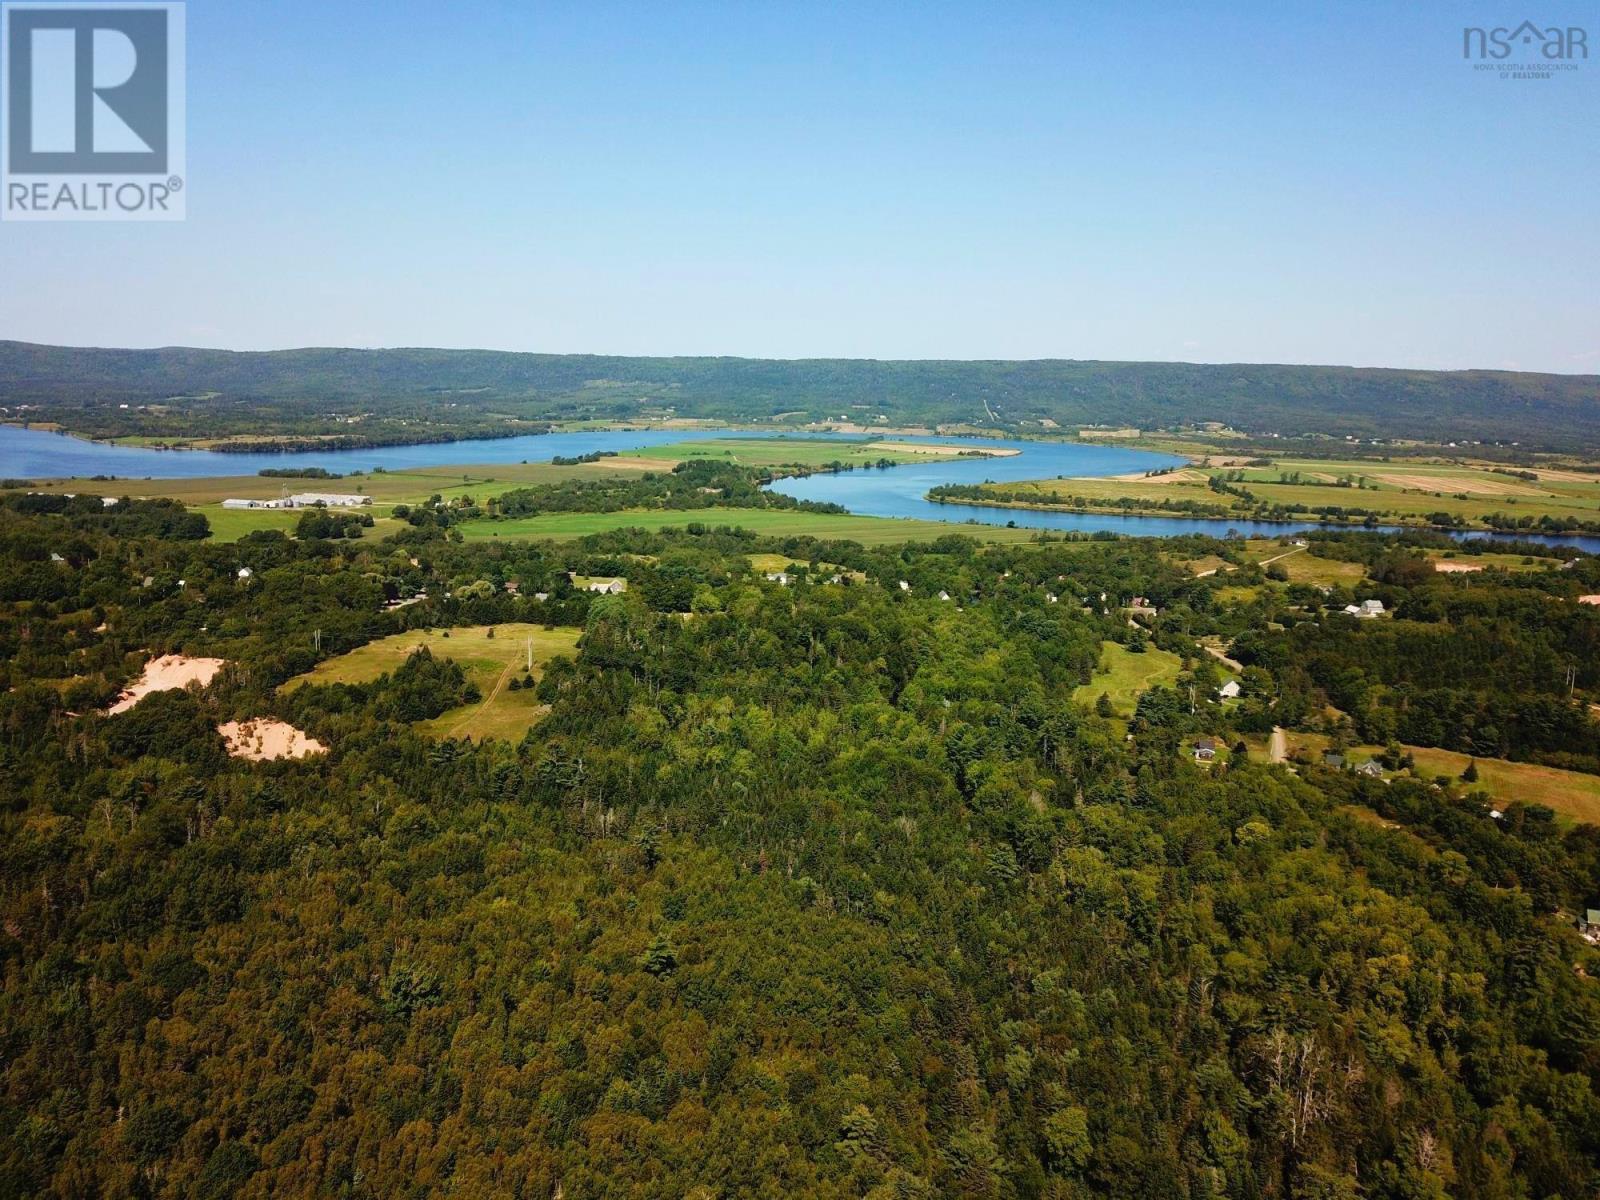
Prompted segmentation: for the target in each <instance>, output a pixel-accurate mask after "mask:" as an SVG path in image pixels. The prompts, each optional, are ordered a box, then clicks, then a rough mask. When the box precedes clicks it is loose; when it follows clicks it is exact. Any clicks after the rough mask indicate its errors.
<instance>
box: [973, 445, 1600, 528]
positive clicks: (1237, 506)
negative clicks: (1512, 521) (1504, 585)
mask: <svg viewBox="0 0 1600 1200" xmlns="http://www.w3.org/2000/svg"><path fill="white" fill-rule="evenodd" d="M1230 461H1231V460H1230ZM1224 471H1226V472H1227V473H1228V474H1230V475H1237V476H1240V477H1239V478H1236V479H1233V480H1231V481H1230V485H1231V486H1234V487H1241V488H1244V489H1245V490H1247V491H1249V492H1250V493H1251V494H1252V495H1253V496H1254V497H1255V498H1256V500H1257V501H1258V502H1263V503H1266V504H1269V505H1270V504H1281V505H1303V506H1305V507H1306V508H1325V507H1340V508H1360V509H1367V510H1371V511H1374V512H1380V513H1384V514H1387V516H1388V518H1389V519H1391V520H1394V521H1399V522H1406V521H1410V522H1418V523H1422V522H1425V521H1426V520H1427V519H1428V518H1429V517H1431V516H1433V515H1434V514H1436V513H1448V514H1450V515H1451V516H1452V517H1454V518H1459V519H1461V520H1465V521H1467V522H1469V523H1471V524H1474V525H1479V526H1482V525H1483V524H1484V523H1485V518H1486V517H1489V516H1490V515H1493V514H1502V513H1503V514H1510V515H1512V516H1519V517H1520V516H1528V517H1535V518H1537V517H1542V516H1549V517H1551V518H1553V519H1555V520H1559V521H1589V522H1593V521H1596V520H1600V476H1589V475H1585V474H1583V473H1582V472H1576V471H1564V470H1542V471H1540V470H1535V471H1532V472H1529V473H1530V474H1534V475H1536V476H1537V478H1535V479H1523V478H1521V477H1520V476H1518V475H1515V474H1508V473H1506V471H1505V470H1504V469H1501V470H1497V469H1495V468H1494V467H1492V466H1490V465H1488V464H1482V465H1475V464H1463V463H1453V462H1444V461H1440V460H1433V459H1417V460H1414V461H1413V460H1401V461H1398V462H1379V461H1372V460H1361V459H1343V460H1337V459H1336V460H1324V459H1283V460H1274V461H1273V463H1272V465H1271V466H1270V467H1243V466H1231V465H1224V464H1223V463H1221V462H1219V461H1218V460H1216V459H1212V460H1210V465H1204V464H1202V465H1200V466H1196V467H1189V468H1184V469H1181V470H1178V471H1174V472H1171V473H1169V474H1166V475H1148V476H1146V475H1131V476H1122V477H1120V478H1109V479H1076V478H1068V479H1040V480H1033V481H1029V482H1023V483H1007V484H1003V485H997V487H996V491H998V492H1003V493H1005V494H1008V495H1009V494H1021V496H1022V497H1023V501H1024V502H1025V503H1029V504H1039V505H1046V506H1049V505H1064V506H1068V507H1079V508H1084V507H1087V508H1097V507H1108V506H1114V505H1117V504H1120V503H1123V502H1126V503H1129V504H1133V505H1138V504H1141V503H1144V504H1148V505H1150V506H1152V508H1153V507H1154V506H1158V505H1160V504H1161V503H1163V502H1170V501H1184V500H1187V501H1193V502H1195V503H1197V504H1206V505H1222V506H1225V507H1227V508H1229V509H1231V510H1232V511H1234V512H1237V513H1238V514H1239V515H1240V516H1244V515H1246V514H1247V513H1248V512H1249V511H1250V508H1251V504H1250V502H1249V501H1247V500H1245V499H1244V498H1242V497H1239V496H1234V495H1230V494H1227V493H1224V492H1217V491H1213V490H1212V488H1211V487H1210V486H1209V479H1210V478H1211V477H1212V476H1214V475H1220V474H1222V473H1223V472H1224ZM1341 485H1342V486H1341Z"/></svg>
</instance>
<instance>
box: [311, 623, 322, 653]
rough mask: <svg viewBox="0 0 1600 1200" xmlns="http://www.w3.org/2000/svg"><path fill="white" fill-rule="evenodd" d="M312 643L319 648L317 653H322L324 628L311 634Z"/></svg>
mask: <svg viewBox="0 0 1600 1200" xmlns="http://www.w3.org/2000/svg"><path fill="white" fill-rule="evenodd" d="M311 644H312V645H314V646H315V647H316V648H317V653H318V654H321V653H322V630H320V629H318V630H316V631H315V632H314V633H312V635H311Z"/></svg>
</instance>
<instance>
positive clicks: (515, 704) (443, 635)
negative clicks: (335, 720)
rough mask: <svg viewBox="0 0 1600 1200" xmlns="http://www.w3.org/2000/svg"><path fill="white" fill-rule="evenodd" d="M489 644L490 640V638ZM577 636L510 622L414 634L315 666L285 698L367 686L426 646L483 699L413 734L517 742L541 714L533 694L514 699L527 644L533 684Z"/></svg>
mask: <svg viewBox="0 0 1600 1200" xmlns="http://www.w3.org/2000/svg"><path fill="white" fill-rule="evenodd" d="M491 629H492V630H493V631H494V632H493V636H492V637H491V636H490V632H489V631H490V630H491ZM581 632H582V631H581V630H578V629H567V628H557V629H546V628H545V627H544V626H543V625H531V624H526V623H520V622H511V623H507V624H505V625H494V626H487V625H478V626H472V627H466V628H458V629H435V630H426V631H424V630H412V631H411V632H409V633H397V634H395V635H394V636H393V637H386V638H382V639H380V640H379V641H376V642H370V643H368V644H367V645H365V646H362V647H360V648H359V649H356V650H352V651H351V652H350V653H349V654H342V655H340V656H339V657H338V658H330V659H328V660H327V661H326V662H320V663H318V664H317V665H316V667H315V668H314V669H313V670H311V671H309V672H308V673H306V674H305V675H301V676H298V677H297V678H295V679H291V680H290V681H289V682H288V683H286V684H284V685H283V687H284V689H285V690H287V689H291V688H294V687H297V686H299V685H300V684H303V683H369V682H371V681H372V680H374V679H376V678H378V677H379V676H380V675H383V674H384V673H386V672H388V671H393V670H394V669H395V668H396V667H398V666H399V665H400V664H401V663H403V662H404V661H405V660H406V659H407V657H409V656H410V655H411V653H412V652H413V651H414V650H416V649H418V648H419V647H422V646H426V647H427V648H428V649H429V650H430V651H431V652H432V653H433V654H434V656H435V657H438V658H449V659H453V660H455V661H456V662H457V663H459V664H460V665H461V667H462V669H463V670H465V671H466V673H467V677H468V678H469V679H471V680H472V682H474V683H475V684H477V685H478V690H479V691H480V692H481V693H482V694H483V699H482V700H481V701H480V702H479V703H477V704H470V705H464V706H462V707H461V708H454V709H451V710H450V711H449V712H446V713H443V714H441V715H440V716H438V717H435V718H434V719H433V720H431V721H423V722H421V723H420V724H419V725H418V726H417V727H418V728H419V729H421V730H423V731H424V732H426V733H430V734H433V735H434V736H436V737H467V738H473V739H475V740H481V739H483V738H508V739H512V740H515V739H517V738H520V737H521V736H522V735H523V733H524V732H526V731H527V729H528V727H529V726H530V725H532V724H533V723H534V722H535V721H537V720H538V719H539V717H540V716H541V715H542V714H543V706H542V705H540V703H539V701H538V700H537V698H536V697H535V696H534V693H533V692H532V691H526V690H518V691H511V690H510V688H509V687H508V686H507V685H508V684H509V683H510V682H511V680H512V679H513V678H518V679H520V678H521V677H522V672H523V671H524V669H525V668H526V667H527V665H528V655H529V649H530V644H531V650H532V656H533V676H534V678H535V679H537V678H539V676H540V675H541V674H542V672H543V667H544V664H545V663H547V662H549V661H550V660H551V659H552V658H555V657H556V656H557V655H563V654H564V655H568V656H573V655H576V653H577V646H578V636H579V634H580V633H581Z"/></svg>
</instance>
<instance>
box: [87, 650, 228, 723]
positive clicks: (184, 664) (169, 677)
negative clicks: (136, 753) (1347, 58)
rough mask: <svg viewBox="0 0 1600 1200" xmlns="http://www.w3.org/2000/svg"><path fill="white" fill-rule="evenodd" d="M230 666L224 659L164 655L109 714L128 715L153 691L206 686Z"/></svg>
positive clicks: (149, 665) (150, 663)
mask: <svg viewBox="0 0 1600 1200" xmlns="http://www.w3.org/2000/svg"><path fill="white" fill-rule="evenodd" d="M226 665H227V663H226V662H225V661H224V660H223V659H220V658H190V657H188V656H187V655H183V654H163V655H162V656H161V657H160V658H155V659H151V660H150V662H148V663H146V664H145V668H144V674H143V675H141V676H139V678H138V679H137V680H136V681H135V682H134V683H133V685H132V686H131V687H129V688H128V689H127V690H126V691H125V692H123V693H122V695H121V696H119V697H117V702H116V703H115V704H113V705H112V706H111V707H110V708H108V709H107V710H106V712H107V714H108V715H111V716H115V715H116V714H117V713H121V712H127V711H128V710H129V709H130V708H132V707H133V706H134V705H135V704H137V703H139V701H141V700H143V699H144V698H145V697H146V696H148V695H149V694H150V693H151V692H170V691H173V690H175V689H177V688H186V687H188V686H189V685H190V684H191V683H197V684H199V685H200V686H201V687H205V685H206V684H208V683H210V682H211V681H212V680H213V679H214V678H216V674H217V672H218V671H220V670H222V668H223V667H225V666H226Z"/></svg>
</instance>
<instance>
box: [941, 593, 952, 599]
mask: <svg viewBox="0 0 1600 1200" xmlns="http://www.w3.org/2000/svg"><path fill="white" fill-rule="evenodd" d="M939 599H941V600H948V599H950V593H949V592H940V593H939Z"/></svg>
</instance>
